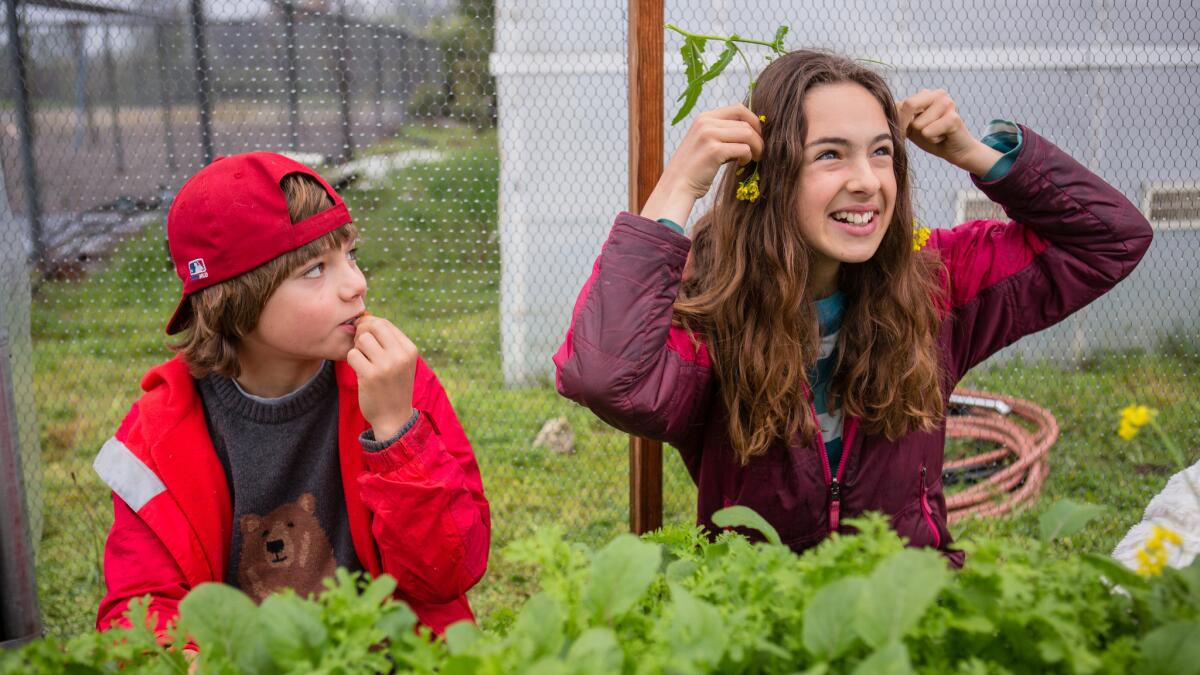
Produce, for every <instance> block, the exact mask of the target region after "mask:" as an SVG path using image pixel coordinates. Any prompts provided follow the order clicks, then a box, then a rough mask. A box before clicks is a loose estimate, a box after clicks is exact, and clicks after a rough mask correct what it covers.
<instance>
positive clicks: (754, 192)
mask: <svg viewBox="0 0 1200 675" xmlns="http://www.w3.org/2000/svg"><path fill="white" fill-rule="evenodd" d="M736 196H737V198H738V199H739V200H741V201H743V202H753V201H756V200H757V199H758V198H759V197H761V196H762V192H760V191H759V189H758V167H757V166H756V167H754V173H752V174H750V177H749V178H747V179H745V180H743V181H741V182H740V183H738V188H737V195H736Z"/></svg>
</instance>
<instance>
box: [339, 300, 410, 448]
mask: <svg viewBox="0 0 1200 675" xmlns="http://www.w3.org/2000/svg"><path fill="white" fill-rule="evenodd" d="M354 328H355V334H354V348H353V349H351V350H350V353H349V354H347V355H346V362H347V363H349V364H350V367H351V368H353V369H354V372H355V373H357V374H358V407H359V408H360V409H361V410H362V414H363V417H365V418H366V419H367V423H368V424H370V425H371V429H372V430H373V431H374V433H375V439H376V440H379V441H384V440H387V439H389V438H391V437H392V436H395V435H396V432H398V431H400V429H401V428H402V427H404V425H405V424H406V423H407V422H408V420H409V418H410V417H412V412H413V409H412V396H413V377H414V375H415V374H416V371H417V346H416V345H414V344H413V343H412V340H409V339H408V336H407V335H405V334H404V333H403V332H401V331H400V329H399V328H396V327H395V326H393V325H392V322H390V321H388V320H387V319H383V318H380V317H377V316H363V317H362V318H361V319H359V320H358V323H356V324H354Z"/></svg>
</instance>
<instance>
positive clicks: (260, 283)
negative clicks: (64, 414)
mask: <svg viewBox="0 0 1200 675" xmlns="http://www.w3.org/2000/svg"><path fill="white" fill-rule="evenodd" d="M280 185H281V187H282V188H283V191H284V194H285V195H286V197H287V204H288V215H289V216H290V217H291V219H292V222H293V223H297V222H300V221H301V220H304V219H306V218H309V217H311V216H314V215H316V214H317V213H320V212H321V211H324V210H325V209H327V208H330V207H332V206H333V200H332V199H330V197H329V194H328V193H326V192H325V188H323V187H322V186H321V184H320V183H318V182H317V181H315V180H313V179H312V178H311V177H309V176H306V175H304V174H300V173H293V174H288V175H287V176H284V178H283V180H282V181H281V182H280ZM357 236H358V231H357V229H356V228H355V227H354V224H353V223H346V224H345V225H343V226H341V227H339V228H338V229H336V230H333V231H331V232H329V233H328V234H325V235H324V236H322V237H320V238H318V239H314V240H313V241H311V242H309V243H307V244H305V245H304V246H301V247H299V248H296V249H292V250H291V251H288V252H287V253H284V254H283V255H281V256H279V257H278V258H275V259H273V260H270V261H267V262H266V263H263V264H262V265H259V266H258V267H255V268H254V269H252V270H250V271H249V272H246V273H244V274H240V275H238V276H236V277H234V278H232V279H229V280H227V281H223V282H221V283H219V284H217V285H215V286H210V287H208V288H205V289H203V290H201V291H197V292H196V293H193V294H192V295H190V296H189V297H188V302H189V303H191V310H192V317H191V323H190V325H188V326H187V327H186V329H185V331H184V333H183V336H182V340H181V341H180V342H178V343H175V344H171V345H168V346H169V347H170V348H171V349H172V350H174V351H175V352H176V353H178V354H180V355H182V356H183V360H184V361H185V362H186V363H187V365H188V370H189V371H190V372H191V374H192V377H195V378H201V377H205V376H207V375H209V374H210V373H216V374H218V375H223V376H225V377H237V376H238V375H239V374H240V373H241V367H240V365H239V364H238V356H237V346H238V344H239V343H240V342H241V339H242V338H243V337H245V336H246V335H247V334H248V333H250V332H251V331H253V330H254V328H255V326H257V325H258V319H259V316H261V315H262V310H263V307H264V306H266V304H267V300H268V299H270V297H271V295H272V294H274V293H275V289H277V288H279V285H280V284H281V283H283V281H284V280H285V279H287V277H288V275H290V274H291V273H292V272H294V271H295V270H296V268H298V267H300V266H301V265H303V264H304V263H306V262H308V261H309V260H312V259H313V258H315V257H317V256H320V255H322V254H324V253H325V252H327V251H329V250H331V249H334V248H341V247H342V246H343V245H345V243H346V242H348V241H351V240H353V239H354V238H355V237H357Z"/></svg>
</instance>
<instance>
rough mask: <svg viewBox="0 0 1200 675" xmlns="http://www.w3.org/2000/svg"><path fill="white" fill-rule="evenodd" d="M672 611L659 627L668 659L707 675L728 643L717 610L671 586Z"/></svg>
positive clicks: (719, 660) (681, 587)
mask: <svg viewBox="0 0 1200 675" xmlns="http://www.w3.org/2000/svg"><path fill="white" fill-rule="evenodd" d="M669 587H670V589H671V609H670V615H669V618H667V619H666V620H665V624H663V626H662V634H663V637H664V643H665V644H668V645H670V646H671V659H672V661H673V662H674V664H675V665H676V666H678V665H679V662H682V663H685V664H687V665H688V666H689V667H688V668H682V669H679V668H677V670H695V671H699V672H710V671H713V670H715V669H716V667H717V666H718V665H719V664H720V663H721V657H722V656H723V655H724V654H725V647H726V644H727V642H728V639H729V631H728V630H727V629H726V626H725V620H724V619H723V618H722V617H721V612H720V610H718V609H717V608H716V607H713V606H712V605H710V604H708V603H707V602H704V601H703V600H699V599H697V598H696V597H695V596H693V595H692V594H691V593H688V592H687V589H685V588H684V587H683V586H680V585H679V584H670V585H669Z"/></svg>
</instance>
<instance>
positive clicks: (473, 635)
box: [445, 621, 483, 656]
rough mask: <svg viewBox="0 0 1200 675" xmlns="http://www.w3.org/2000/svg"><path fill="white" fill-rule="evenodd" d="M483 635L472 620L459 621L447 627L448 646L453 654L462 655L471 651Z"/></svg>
mask: <svg viewBox="0 0 1200 675" xmlns="http://www.w3.org/2000/svg"><path fill="white" fill-rule="evenodd" d="M482 637H483V634H482V633H480V632H479V628H478V627H476V626H475V624H473V623H471V622H470V621H458V622H456V623H453V624H450V626H448V627H447V628H446V633H445V639H446V647H448V648H449V650H450V654H451V656H460V655H463V654H467V653H469V652H470V651H471V648H472V647H473V646H475V643H476V642H479V640H480V638H482Z"/></svg>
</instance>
